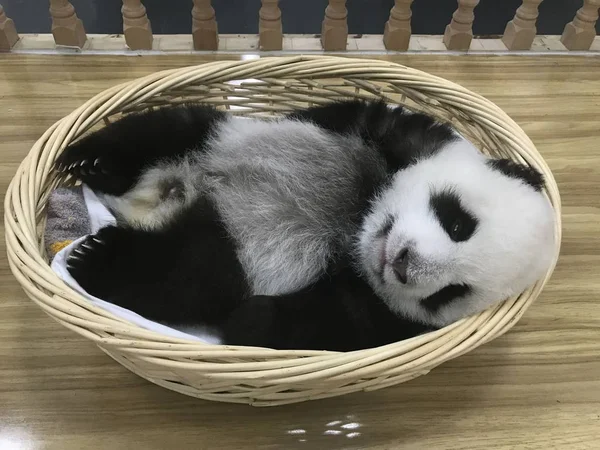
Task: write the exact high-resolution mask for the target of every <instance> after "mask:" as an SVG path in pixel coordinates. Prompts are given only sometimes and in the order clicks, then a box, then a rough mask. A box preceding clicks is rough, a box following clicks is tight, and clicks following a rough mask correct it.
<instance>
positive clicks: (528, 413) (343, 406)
mask: <svg viewBox="0 0 600 450" xmlns="http://www.w3.org/2000/svg"><path fill="white" fill-rule="evenodd" d="M238 57H239V56H231V58H238ZM207 59H210V58H209V57H199V56H190V55H187V56H184V55H179V56H144V57H124V56H121V57H118V56H111V57H105V56H81V55H79V56H77V55H72V56H36V55H6V56H1V57H0V191H2V192H4V191H5V190H6V187H7V185H8V182H9V180H10V178H11V177H12V175H13V173H14V171H15V169H16V167H17V164H18V163H19V162H20V160H21V159H22V158H23V157H24V156H25V154H26V153H27V152H28V150H29V148H30V147H31V146H32V144H33V143H34V141H35V140H36V139H37V138H38V137H39V136H40V135H41V134H42V133H43V132H44V131H45V129H46V128H47V127H49V126H50V125H51V124H52V123H53V122H55V121H56V120H57V119H59V118H61V117H62V116H63V115H65V114H67V113H68V112H70V111H71V110H72V109H74V108H75V107H76V106H79V105H80V104H81V103H83V102H84V101H85V100H86V99H88V98H89V97H91V96H92V95H94V94H96V93H98V92H99V91H101V90H103V89H106V88H108V87H110V86H112V85H114V84H116V83H119V82H121V81H124V80H128V79H132V78H134V77H138V76H141V75H145V74H148V73H150V72H153V71H156V70H159V69H164V68H172V67H179V66H185V65H191V64H198V63H201V62H203V61H205V60H207ZM393 59H394V60H395V61H398V62H401V63H404V64H407V65H411V66H413V67H416V68H418V69H422V70H426V71H429V72H432V73H434V74H437V75H441V76H444V77H446V78H448V79H450V80H453V81H456V82H458V83H461V84H463V85H464V86H466V87H467V88H470V89H473V90H475V91H476V92H479V93H481V94H483V95H485V96H487V97H488V98H489V99H491V100H492V101H494V102H496V103H497V104H498V105H500V106H501V107H502V108H504V109H505V110H506V111H507V112H508V113H509V114H510V115H511V116H512V117H513V118H514V119H515V120H516V121H517V122H518V123H519V124H520V125H521V126H522V127H523V128H524V129H525V131H526V132H527V133H528V134H529V135H530V136H531V138H532V140H533V141H534V143H535V144H536V145H537V146H538V149H539V150H540V152H541V153H542V154H543V155H544V157H545V158H547V160H548V162H549V164H550V166H551V168H552V170H553V171H554V173H555V175H556V178H557V181H558V183H559V187H560V189H561V191H562V196H563V205H564V209H563V211H564V240H563V250H562V256H561V259H560V262H559V265H558V267H557V270H556V272H555V275H554V277H553V279H552V280H551V282H550V284H549V286H548V287H547V289H546V290H545V292H544V293H543V295H542V296H541V297H540V298H539V300H538V301H537V302H536V303H535V304H534V305H533V306H532V307H531V309H530V310H529V311H528V312H527V314H526V315H525V316H524V317H523V319H522V320H521V321H520V322H519V323H518V324H517V325H516V326H515V327H514V328H513V329H512V331H510V332H509V333H508V334H506V335H504V336H503V337H501V338H499V339H497V340H495V341H493V342H491V343H489V344H487V345H485V346H483V347H481V348H479V349H478V350H476V351H474V352H472V353H470V354H468V355H465V356H463V357H461V358H459V359H457V360H454V361H451V362H449V363H447V364H445V365H443V366H442V367H439V368H437V369H436V370H434V371H433V372H432V373H431V374H429V375H427V376H425V377H421V378H419V379H417V380H414V381H411V382H409V383H406V384H404V385H400V386H398V387H394V388H389V389H385V390H381V391H377V392H372V393H361V394H354V395H349V396H345V397H340V398H335V399H330V400H325V401H316V402H309V403H304V404H299V405H292V406H286V407H278V408H270V409H253V408H251V407H247V406H233V405H226V404H217V403H210V402H205V401H200V400H195V399H192V398H187V397H185V396H182V395H180V394H176V393H173V392H170V391H167V390H165V389H162V388H160V387H157V386H154V385H152V384H150V383H148V382H146V381H144V380H142V379H140V378H138V377H137V376H136V375H133V374H132V373H130V372H128V371H127V370H126V369H124V368H123V367H121V366H120V365H118V364H117V363H115V362H114V361H113V360H111V359H110V358H109V357H108V356H106V355H104V354H103V353H102V352H101V351H100V350H98V349H97V348H96V347H95V346H94V345H92V344H91V343H89V342H87V341H86V340H84V339H83V338H81V337H79V336H78V335H75V334H74V333H72V332H70V331H68V330H67V329H65V328H63V327H61V326H60V325H58V324H57V323H55V322H54V321H52V320H51V319H50V318H49V317H47V316H46V315H45V314H44V313H43V312H42V311H41V310H40V309H39V308H38V307H36V306H35V305H34V304H33V303H32V302H30V300H29V299H28V298H27V297H26V296H25V294H24V293H23V292H22V290H21V288H20V286H19V285H18V284H17V282H16V281H15V280H14V279H13V277H12V274H11V273H10V271H9V269H8V266H7V263H6V256H5V254H6V253H5V249H4V242H0V247H2V248H1V249H0V250H1V251H0V449H2V450H14V449H37V448H44V449H46V448H52V449H61V450H69V449H78V450H79V449H111V450H113V449H137V448H144V449H186V448H190V449H221V448H223V449H225V448H227V449H229V448H232V449H233V448H275V449H280V448H281V449H287V448H311V449H335V448H373V449H389V448H403V449H421V448H423V449H516V448H523V449H525V448H526V449H553V448H556V449H577V450H580V449H600V225H598V222H599V221H600V116H599V114H598V112H599V111H600V76H599V75H600V58H584V57H569V56H558V57H553V56H543V57H537V58H534V57H509V56H501V57H489V56H487V57H479V56H419V55H413V56H398V57H394V58H393ZM2 234H3V233H2ZM327 430H329V431H327Z"/></svg>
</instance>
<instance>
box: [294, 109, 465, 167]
mask: <svg viewBox="0 0 600 450" xmlns="http://www.w3.org/2000/svg"><path fill="white" fill-rule="evenodd" d="M290 117H294V118H298V119H301V120H309V121H311V122H313V123H315V124H316V125H318V126H320V127H322V128H324V129H326V130H329V131H333V132H335V133H340V134H346V133H350V132H353V133H357V134H359V135H360V136H361V137H362V138H363V139H364V140H365V142H367V143H368V144H370V145H372V146H373V147H375V148H376V149H377V151H379V152H381V154H382V155H383V156H384V157H385V159H386V162H387V164H388V170H389V172H390V173H395V172H397V171H398V170H401V169H404V168H406V167H408V166H410V165H411V164H414V163H415V162H416V161H418V160H419V159H425V158H427V157H429V156H431V155H433V154H435V153H436V152H438V151H439V150H440V149H441V148H443V147H444V145H447V144H448V143H450V142H452V141H454V140H456V139H457V135H456V134H455V133H454V132H453V131H452V129H451V128H450V127H449V126H447V125H444V124H441V123H439V122H437V121H436V120H434V119H433V118H432V117H431V116H427V115H425V114H420V113H410V112H408V111H407V110H406V109H404V108H402V107H400V106H398V107H395V108H393V109H391V108H390V107H389V106H388V105H387V104H386V103H385V102H383V101H374V102H369V103H366V102H363V101H360V100H352V101H344V102H334V103H331V104H328V105H325V106H316V107H313V108H309V109H304V110H299V111H296V112H294V113H292V114H290Z"/></svg>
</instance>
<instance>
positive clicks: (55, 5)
mask: <svg viewBox="0 0 600 450" xmlns="http://www.w3.org/2000/svg"><path fill="white" fill-rule="evenodd" d="M50 16H51V17H52V35H53V36H54V42H55V43H56V45H66V46H69V47H79V48H82V47H83V44H85V41H86V40H87V36H86V35H85V29H84V28H83V23H82V22H81V20H80V19H79V18H78V17H77V14H75V8H74V7H73V5H71V2H69V1H68V0H50Z"/></svg>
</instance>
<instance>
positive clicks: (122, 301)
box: [57, 101, 464, 351]
mask: <svg viewBox="0 0 600 450" xmlns="http://www.w3.org/2000/svg"><path fill="white" fill-rule="evenodd" d="M290 116H291V117H295V118H297V119H299V120H310V121H312V122H314V123H315V124H317V125H318V126H320V127H323V128H325V129H328V130H330V131H333V132H336V133H347V132H350V131H353V132H356V133H358V134H359V135H360V136H362V137H363V139H364V140H365V142H367V143H368V144H369V146H370V147H371V148H372V149H373V150H374V151H377V152H379V153H380V154H381V155H382V156H383V157H384V158H385V160H386V162H387V165H388V173H389V174H393V173H395V172H396V171H397V170H399V169H402V168H405V167H407V166H409V165H410V164H412V163H414V162H415V161H417V160H418V159H420V158H423V157H426V156H428V155H431V154H432V153H434V152H436V151H438V150H439V149H440V148H442V147H443V145H444V144H447V143H448V142H450V141H452V140H453V139H455V135H454V134H453V133H452V131H451V129H450V128H449V127H447V126H444V125H440V124H438V123H436V122H435V121H434V120H433V119H431V118H430V117H427V116H424V115H421V114H406V113H405V111H403V110H402V109H401V108H396V109H394V110H390V109H389V108H388V107H387V106H386V105H385V104H384V103H382V102H376V103H373V104H365V103H363V102H358V101H350V102H344V103H334V104H331V105H327V106H322V107H315V108H310V109H307V110H303V111H298V112H294V113H292V114H291V115H290ZM223 117H224V116H223V114H222V113H219V112H217V111H215V110H213V109H211V108H208V107H203V106H190V105H187V106H181V107H168V108H163V109H159V110H154V111H151V112H147V113H142V114H136V115H131V116H127V117H126V118H124V119H122V120H120V121H118V122H115V123H113V124H111V125H109V126H107V127H106V128H104V129H103V130H101V131H99V132H96V133H94V134H91V135H89V136H87V137H85V138H83V139H81V140H80V141H78V142H76V143H75V144H73V145H72V146H70V147H68V148H67V149H66V150H65V152H64V153H63V154H62V155H61V157H60V158H59V160H58V162H57V168H58V169H59V170H62V171H65V170H66V171H68V172H70V173H72V174H73V175H74V176H76V177H78V178H80V179H81V180H82V181H83V182H84V183H86V184H88V185H89V186H90V187H91V188H92V189H94V190H96V191H99V192H104V193H108V194H112V195H121V194H123V193H124V192H126V191H127V190H128V189H130V188H131V187H132V186H133V184H134V183H135V182H136V181H137V180H138V177H139V176H140V174H141V173H142V171H143V170H144V169H145V168H147V167H148V166H150V165H152V164H154V163H155V162H156V161H157V160H159V159H162V158H176V157H179V156H181V155H183V154H184V153H185V152H187V151H189V150H191V149H197V150H201V149H202V146H203V144H204V142H205V141H206V139H207V137H208V136H209V134H210V131H211V129H213V127H214V125H215V124H216V122H218V121H219V120H222V119H223ZM94 163H95V164H94ZM363 182H364V183H363V185H364V192H363V193H362V194H361V195H362V196H367V197H368V196H370V195H373V193H374V192H376V191H377V189H378V188H381V187H382V186H383V184H382V183H384V182H385V180H384V181H382V180H380V179H377V180H375V179H371V178H369V176H367V175H365V179H364V180H363ZM173 189H174V190H173ZM165 195H177V186H171V185H168V186H165ZM390 226H391V225H390ZM235 251H236V248H235V244H234V239H232V237H231V236H229V235H228V234H227V232H226V230H225V229H224V227H223V225H222V224H221V222H220V218H219V216H218V213H217V212H216V210H215V208H214V207H213V205H212V204H211V203H210V202H209V201H208V200H207V199H206V198H200V199H199V200H197V201H196V202H195V203H194V204H192V205H191V206H190V207H189V208H187V209H186V210H185V211H183V212H181V214H180V216H179V217H177V218H175V219H174V220H172V223H171V225H168V226H167V227H166V228H164V229H162V230H160V231H143V230H134V229H132V228H128V227H119V228H117V227H107V228H105V229H102V230H100V232H99V233H98V234H96V235H95V236H93V237H90V238H88V239H86V241H85V242H84V243H83V244H81V245H80V246H79V247H78V248H77V249H76V250H75V252H76V253H75V254H73V257H72V258H70V259H69V271H70V272H71V274H72V275H73V276H74V278H75V279H76V280H77V281H78V282H79V283H80V284H81V286H82V287H83V288H84V289H86V291H88V292H90V293H91V294H93V295H95V296H97V297H100V298H102V299H104V300H107V301H109V302H112V303H114V304H117V305H120V306H123V307H125V308H128V309H130V310H132V311H135V312H137V313H139V314H141V315H142V316H144V317H146V318H148V319H150V320H155V321H157V322H162V323H167V324H174V325H175V324H178V325H194V324H222V325H223V331H224V333H225V343H227V344H238V345H258V346H267V347H272V348H280V349H283V348H296V349H328V350H344V351H345V350H355V349H360V348H365V347H372V346H378V345H382V344H387V343H391V342H394V341H397V340H400V339H404V338H409V337H412V336H415V335H416V334H419V333H422V332H425V331H427V330H428V329H427V328H426V327H425V326H423V325H420V324H416V323H413V322H411V321H409V320H405V319H403V318H401V317H397V316H396V315H394V314H393V313H392V312H390V311H389V309H388V308H387V307H386V306H385V305H384V304H383V302H382V301H381V300H380V299H379V298H377V297H376V295H375V294H374V293H373V291H372V289H371V288H370V287H369V285H368V284H367V283H366V282H365V281H364V280H363V279H362V278H361V277H360V276H359V275H358V274H357V273H356V272H355V271H354V270H353V269H352V265H351V264H350V263H349V261H350V259H351V257H350V255H346V258H341V259H340V261H342V263H341V264H338V266H337V270H336V271H334V272H332V271H329V272H328V273H327V274H324V276H323V278H322V279H321V280H320V281H318V282H317V283H316V284H314V285H313V286H311V287H309V288H307V289H304V290H302V291H299V292H296V293H292V294H289V295H285V296H282V297H264V296H261V297H256V296H255V297H249V295H248V292H249V287H248V285H247V282H246V280H245V278H244V274H243V272H242V268H241V266H240V263H239V261H238V260H237V258H236V253H235ZM448 289H449V290H442V291H441V292H440V293H439V294H436V295H434V296H432V297H431V298H430V299H426V300H424V301H426V302H428V303H431V306H430V309H432V310H434V309H435V308H436V305H437V307H439V306H440V305H442V304H443V303H447V302H449V301H451V300H452V299H453V298H456V297H457V296H459V295H463V294H464V292H461V291H460V290H455V289H454V288H451V287H450V288H448Z"/></svg>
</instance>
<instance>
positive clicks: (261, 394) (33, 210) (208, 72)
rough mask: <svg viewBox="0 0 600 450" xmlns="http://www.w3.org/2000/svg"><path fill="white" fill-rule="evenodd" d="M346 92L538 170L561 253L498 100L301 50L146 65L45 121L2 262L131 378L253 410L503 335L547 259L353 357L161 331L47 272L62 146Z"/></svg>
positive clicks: (411, 368)
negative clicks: (136, 127) (439, 324)
mask: <svg viewBox="0 0 600 450" xmlns="http://www.w3.org/2000/svg"><path fill="white" fill-rule="evenodd" d="M349 97H357V98H365V99H368V98H376V97H382V98H384V99H386V100H388V101H390V102H395V103H400V104H404V105H406V106H407V107H409V108H412V109H413V110H420V111H423V112H426V113H429V114H432V115H434V116H436V117H438V118H439V119H441V120H444V121H448V122H450V123H452V124H453V125H454V126H456V127H457V128H458V129H459V131H461V132H462V133H463V134H464V135H465V136H466V137H467V138H469V139H471V141H472V142H473V143H475V145H477V146H478V147H479V148H480V149H481V150H482V151H483V152H485V153H486V154H492V155H497V156H502V157H511V158H513V159H515V160H517V161H520V162H526V163H528V164H530V165H532V166H535V167H536V168H538V169H539V170H541V171H542V172H543V173H544V175H545V177H546V180H547V191H546V192H547V194H548V196H549V198H550V200H551V202H552V204H553V206H554V209H555V212H556V223H557V227H556V233H557V237H558V239H557V248H556V256H557V257H558V252H559V246H560V233H561V228H560V198H559V193H558V189H557V186H556V183H555V181H554V178H553V176H552V173H551V172H550V170H549V169H548V167H547V165H546V163H545V162H544V161H543V159H542V158H541V156H540V155H539V154H538V152H537V151H536V149H535V147H534V145H533V144H532V142H531V141H530V140H529V138H528V137H527V136H526V135H525V133H524V132H523V130H521V128H520V127H519V126H518V125H516V124H515V122H513V121H512V120H511V119H510V118H509V117H508V116H507V115H506V114H505V113H504V112H503V111H502V110H500V108H498V107H497V106H496V105H494V104H493V103H491V102H490V101H488V100H486V99H484V98H482V97H481V96H479V95H477V94H474V93H472V92H470V91H468V90H467V89H465V88H463V87H461V86H458V85H456V84H454V83H451V82H449V81H446V80H444V79H441V78H438V77H435V76H432V75H429V74H427V73H423V72H420V71H418V70H414V69H410V68H407V67H404V66H401V65H398V64H394V63H390V62H385V61H379V60H368V59H350V58H339V57H329V56H299V57H279V58H276V57H275V58H261V59H256V60H250V61H242V62H231V61H226V62H214V63H209V64H203V65H200V66H196V67H189V68H183V69H176V70H168V71H163V72H159V73H155V74H152V75H149V76H146V77H144V78H141V79H137V80H134V81H131V82H128V83H125V84H121V85H119V86H115V87H113V88H111V89H108V90H107V91H105V92H102V93H100V94H98V95H97V96H95V97H94V98H92V99H91V100H89V101H88V102H87V103H85V104H84V105H83V106H81V107H80V108H78V109H77V110H75V111H73V112H72V113H71V114H69V115H68V116H66V117H65V118H64V119H62V120H60V121H58V122H57V123H56V124H54V125H53V126H52V127H50V129H48V131H46V133H44V135H43V136H42V137H41V138H40V139H39V140H38V141H37V142H36V144H35V145H34V146H33V148H32V149H31V151H30V153H29V155H28V156H27V157H26V158H25V160H24V161H23V163H22V164H21V165H20V167H19V169H18V171H17V174H16V175H15V177H14V179H13V180H12V182H11V184H10V187H9V188H8V192H7V195H6V199H5V224H6V240H7V248H8V259H9V261H10V266H11V269H12V271H13V273H14V275H15V277H16V278H17V279H18V281H19V282H20V283H21V285H22V286H23V288H24V290H25V292H26V293H27V295H28V296H29V297H30V298H31V299H32V300H33V301H34V302H35V303H37V304H38V305H39V306H40V307H41V308H42V309H43V310H44V311H45V312H46V313H48V314H49V315H50V316H51V317H53V318H54V319H56V320H57V321H58V322H60V323H62V324H63V325H64V326H66V327H67V328H69V329H71V330H73V331H75V332H77V333H79V334H81V335H82V336H84V337H86V338H88V339H91V340H92V341H94V342H95V343H96V344H97V345H98V346H99V347H100V348H101V349H102V350H103V351H105V352H106V353H107V354H109V355H110V356H111V357H113V358H114V359H115V360H116V361H118V362H119V363H121V364H122V365H124V366H125V367H127V368H128V369H130V370H131V371H133V372H135V373H136V374H138V375H140V376H141V377H143V378H146V379H148V380H149V381H151V382H153V383H156V384H158V385H160V386H164V387H166V388H168V389H172V390H175V391H178V392H181V393H183V394H187V395H190V396H194V397H199V398H203V399H208V400H215V401H222V402H235V403H249V404H252V405H256V406H269V405H280V404H286V403H293V402H300V401H304V400H310V399H317V398H325V397H333V396H337V395H342V394H347V393H350V392H354V391H360V390H374V389H380V388H383V387H387V386H392V385H395V384H398V383H402V382H404V381H407V380H410V379H412V378H415V377H418V376H419V375H424V374H426V373H427V372H429V371H430V370H431V369H432V368H434V367H435V366H437V365H439V364H441V363H443V362H445V361H447V360H449V359H452V358H456V357H457V356H459V355H461V354H463V353H465V352H468V351H469V350H472V349H474V348H476V347H478V346H479V345H481V344H483V343H485V342H487V341H489V340H491V339H493V338H495V337H497V336H499V335H501V334H503V333H504V332H506V331H507V330H508V329H510V328H511V327H512V326H513V325H514V324H515V322H516V321H517V320H518V319H519V318H520V317H521V315H522V314H523V313H524V311H525V310H526V309H527V307H528V306H529V305H530V304H531V303H532V302H533V301H534V299H535V298H536V297H537V296H538V295H539V293H540V291H541V290H542V288H543V286H544V284H545V283H546V281H547V280H548V278H549V277H550V275H551V273H552V271H553V269H554V264H553V265H552V267H551V268H550V270H549V271H548V274H547V276H546V277H545V279H543V280H540V281H539V282H538V283H537V284H536V285H535V286H533V287H531V288H530V289H529V290H527V291H526V292H525V293H523V294H522V295H520V296H518V297H516V298H512V299H509V300H507V301H504V302H502V303H501V304H498V305H497V306H496V307H493V308H491V309H490V310H488V311H486V312H483V313H481V314H479V315H477V316H474V317H470V318H467V319H464V320H462V321H460V322H457V323H455V324H453V325H451V326H448V327H446V328H444V329H441V330H438V331H436V332H433V333H429V334H426V335H423V336H419V337H415V338H413V339H409V340H406V341H403V342H399V343H394V344H390V345H386V346H383V347H379V348H374V349H368V350H361V351H354V352H349V353H336V352H320V351H276V350H270V349H260V348H249V347H231V346H219V345H206V344H202V343H198V342H194V341H188V340H182V339H177V338H170V337H166V336H163V335H160V334H157V333H155V332H151V331H148V330H145V329H143V328H140V327H138V326H136V325H133V324H131V323H128V322H126V321H125V320H123V319H120V318H118V317H115V316H113V315H111V314H110V313H108V312H107V311H105V310H103V309H100V308H98V307H95V306H93V305H92V304H90V303H89V302H88V301H87V300H85V299H84V298H83V297H81V296H80V295H79V294H77V293H76V292H75V291H73V290H71V289H70V288H68V287H67V286H66V285H65V284H64V283H63V282H62V281H61V280H60V279H59V278H58V277H57V276H56V275H55V274H54V272H53V271H52V270H51V269H50V266H49V263H48V260H47V257H46V255H45V253H44V250H43V248H44V245H43V242H42V232H41V230H42V229H43V225H44V222H45V216H44V211H45V205H46V202H47V198H48V195H49V193H50V191H51V190H52V189H53V188H55V187H56V186H58V185H59V184H65V183H67V184H68V183H73V181H72V180H68V179H67V180H65V179H61V178H59V177H58V174H56V173H54V172H53V171H52V164H53V162H54V160H55V158H56V157H57V155H58V154H59V153H60V151H62V149H63V148H64V147H65V146H66V145H67V144H68V143H69V142H71V141H73V140H74V139H76V138H77V137H79V136H81V135H82V134H83V133H84V132H86V131H89V130H91V129H94V128H97V127H100V126H102V125H103V121H105V122H106V121H108V120H109V118H110V120H113V117H114V118H116V117H118V116H119V115H120V114H124V113H125V114H126V113H127V112H130V111H134V110H140V109H144V108H148V107H152V106H155V105H161V104H164V103H177V102H183V101H189V100H194V101H201V102H206V103H210V104H213V105H218V106H219V107H222V108H224V109H228V110H230V111H231V112H233V113H235V114H244V115H265V114H267V115H269V114H278V113H282V112H285V111H290V110H291V109H294V108H298V107H305V106H309V105H313V104H320V103H325V102H329V101H331V100H334V99H341V98H349ZM555 262H556V259H555ZM555 262H554V263H555ZM23 326H25V324H24V325H23Z"/></svg>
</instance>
